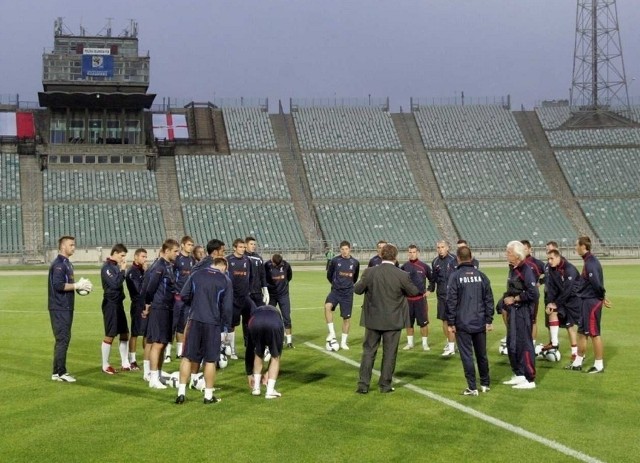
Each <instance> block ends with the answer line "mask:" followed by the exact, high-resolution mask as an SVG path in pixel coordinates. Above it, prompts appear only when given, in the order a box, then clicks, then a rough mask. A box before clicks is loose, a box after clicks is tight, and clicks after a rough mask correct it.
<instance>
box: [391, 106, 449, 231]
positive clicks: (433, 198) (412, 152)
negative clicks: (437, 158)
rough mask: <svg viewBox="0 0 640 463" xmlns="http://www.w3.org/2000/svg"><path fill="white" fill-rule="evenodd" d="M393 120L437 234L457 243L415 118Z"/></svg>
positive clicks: (401, 115) (395, 116) (407, 115)
mask: <svg viewBox="0 0 640 463" xmlns="http://www.w3.org/2000/svg"><path fill="white" fill-rule="evenodd" d="M391 120H393V124H394V126H395V128H396V132H397V133H398V138H399V139H400V144H401V145H402V148H403V149H404V152H405V156H406V158H407V163H408V164H409V168H410V169H411V172H412V173H413V177H414V180H415V183H416V186H417V187H418V193H419V194H420V198H421V199H422V201H424V203H425V204H426V205H427V208H428V209H429V211H430V212H431V216H432V218H433V220H434V222H435V225H436V227H437V230H438V233H439V234H440V236H441V237H442V238H444V239H446V240H449V241H450V242H453V241H455V240H457V237H458V233H457V231H456V229H455V226H454V225H453V222H452V221H451V217H450V216H449V211H448V210H447V206H446V204H445V202H444V199H443V198H442V194H441V193H440V189H439V188H438V184H437V182H436V177H435V175H434V173H433V169H432V168H431V164H430V163H429V158H428V157H427V151H426V149H425V147H424V145H423V143H422V137H421V136H420V130H419V129H418V124H417V123H416V119H415V117H414V116H413V114H411V113H398V114H392V115H391Z"/></svg>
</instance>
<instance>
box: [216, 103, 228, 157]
mask: <svg viewBox="0 0 640 463" xmlns="http://www.w3.org/2000/svg"><path fill="white" fill-rule="evenodd" d="M211 117H212V118H213V130H214V133H215V137H214V138H215V140H216V146H215V148H216V151H217V152H219V153H222V154H230V153H231V151H230V149H229V138H227V127H226V125H225V123H224V116H223V115H222V111H221V110H220V109H212V110H211Z"/></svg>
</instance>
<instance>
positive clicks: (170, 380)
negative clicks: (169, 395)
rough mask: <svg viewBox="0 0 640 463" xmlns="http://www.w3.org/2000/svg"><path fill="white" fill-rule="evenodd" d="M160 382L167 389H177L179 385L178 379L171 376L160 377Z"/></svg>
mask: <svg viewBox="0 0 640 463" xmlns="http://www.w3.org/2000/svg"><path fill="white" fill-rule="evenodd" d="M160 382H161V383H162V384H164V385H165V386H167V387H172V388H177V387H178V384H179V383H180V379H179V378H177V377H175V376H173V374H171V375H170V376H161V377H160Z"/></svg>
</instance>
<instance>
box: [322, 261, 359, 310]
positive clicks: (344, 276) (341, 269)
mask: <svg viewBox="0 0 640 463" xmlns="http://www.w3.org/2000/svg"><path fill="white" fill-rule="evenodd" d="M359 274H360V262H358V259H356V258H355V257H352V256H351V255H348V256H347V257H343V256H342V255H339V256H336V257H334V258H333V259H331V262H330V263H329V270H327V280H328V281H329V283H331V292H330V293H329V295H328V296H327V299H326V300H325V305H326V304H331V311H334V310H335V309H336V306H338V305H339V306H340V316H341V317H342V318H343V319H349V318H351V311H352V309H353V285H354V284H355V282H356V281H358V275H359Z"/></svg>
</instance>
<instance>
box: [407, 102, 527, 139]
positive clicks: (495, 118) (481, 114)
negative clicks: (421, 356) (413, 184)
mask: <svg viewBox="0 0 640 463" xmlns="http://www.w3.org/2000/svg"><path fill="white" fill-rule="evenodd" d="M413 114H414V115H415V118H416V122H417V123H418V127H419V129H420V135H421V136H422V141H423V143H424V146H425V147H426V148H427V149H433V148H520V147H525V146H526V143H525V140H524V137H523V136H522V133H520V129H519V128H518V124H517V123H516V120H515V118H514V117H513V114H512V113H511V111H509V110H508V109H505V108H503V107H502V106H499V105H471V106H420V108H419V109H418V110H416V111H414V113H413Z"/></svg>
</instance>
